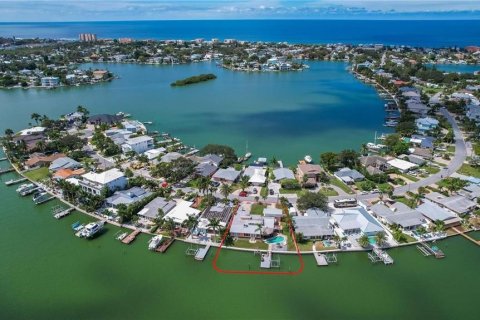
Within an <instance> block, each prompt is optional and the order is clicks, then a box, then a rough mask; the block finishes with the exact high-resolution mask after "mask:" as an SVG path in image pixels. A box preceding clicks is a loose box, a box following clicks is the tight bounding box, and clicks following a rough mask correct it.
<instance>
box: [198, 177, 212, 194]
mask: <svg viewBox="0 0 480 320" xmlns="http://www.w3.org/2000/svg"><path fill="white" fill-rule="evenodd" d="M209 185H210V178H206V177H201V178H200V179H198V190H199V191H200V192H202V193H203V194H205V192H207V193H208V186H209Z"/></svg>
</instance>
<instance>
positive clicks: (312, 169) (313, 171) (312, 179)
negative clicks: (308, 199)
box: [297, 164, 323, 188]
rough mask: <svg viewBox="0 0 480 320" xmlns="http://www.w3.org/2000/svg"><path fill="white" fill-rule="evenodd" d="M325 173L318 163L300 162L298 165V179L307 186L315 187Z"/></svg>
mask: <svg viewBox="0 0 480 320" xmlns="http://www.w3.org/2000/svg"><path fill="white" fill-rule="evenodd" d="M322 173H323V171H322V167H320V166H319V165H318V164H299V165H298V166H297V180H298V182H300V183H301V184H302V185H303V186H304V187H306V188H314V187H316V186H317V182H318V180H319V179H320V175H321V174H322Z"/></svg>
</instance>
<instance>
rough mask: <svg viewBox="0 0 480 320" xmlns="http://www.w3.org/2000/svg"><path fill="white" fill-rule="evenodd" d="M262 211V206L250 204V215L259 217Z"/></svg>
mask: <svg viewBox="0 0 480 320" xmlns="http://www.w3.org/2000/svg"><path fill="white" fill-rule="evenodd" d="M263 209H265V206H264V205H263V204H258V203H254V204H252V209H251V210H250V214H255V215H258V216H261V215H263Z"/></svg>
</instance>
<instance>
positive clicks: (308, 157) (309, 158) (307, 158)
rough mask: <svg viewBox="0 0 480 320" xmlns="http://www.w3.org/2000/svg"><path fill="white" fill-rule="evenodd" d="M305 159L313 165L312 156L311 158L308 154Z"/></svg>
mask: <svg viewBox="0 0 480 320" xmlns="http://www.w3.org/2000/svg"><path fill="white" fill-rule="evenodd" d="M303 159H304V160H305V162H306V163H312V160H313V159H312V156H310V155H308V154H307V155H306V156H305V158H303Z"/></svg>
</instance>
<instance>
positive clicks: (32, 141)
mask: <svg viewBox="0 0 480 320" xmlns="http://www.w3.org/2000/svg"><path fill="white" fill-rule="evenodd" d="M46 139H47V138H46V137H45V134H44V133H43V132H41V133H32V134H23V135H18V136H14V137H13V138H12V141H13V143H15V144H16V145H20V143H24V144H25V147H26V151H29V152H30V151H32V150H34V149H37V148H38V143H39V142H45V141H46Z"/></svg>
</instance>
